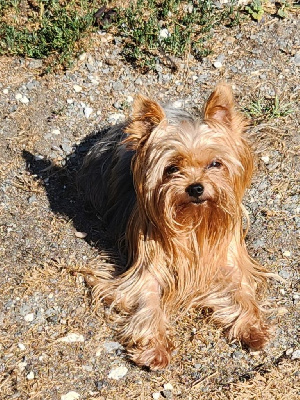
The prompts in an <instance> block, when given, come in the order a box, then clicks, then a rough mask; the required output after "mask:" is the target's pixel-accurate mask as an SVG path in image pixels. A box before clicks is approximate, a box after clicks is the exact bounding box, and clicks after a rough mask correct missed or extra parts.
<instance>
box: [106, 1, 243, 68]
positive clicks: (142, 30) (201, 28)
mask: <svg viewBox="0 0 300 400" xmlns="http://www.w3.org/2000/svg"><path fill="white" fill-rule="evenodd" d="M234 3H236V2H232V3H231V4H230V5H229V6H227V7H224V8H222V9H218V8H217V7H216V5H215V3H214V2H213V1H211V0H205V1H203V0H198V1H192V2H189V1H179V0H137V1H136V2H130V4H129V6H128V7H127V8H125V9H124V8H117V9H115V11H116V12H115V14H114V15H113V16H112V17H111V18H110V19H108V20H107V19H105V18H103V21H105V22H104V23H103V24H102V29H104V30H106V31H108V32H111V33H113V34H115V35H117V36H121V37H123V38H124V39H125V41H124V42H125V45H124V50H123V55H124V56H125V58H126V59H127V60H129V61H130V62H133V63H134V64H135V65H137V66H139V67H142V68H144V69H146V70H147V69H148V68H153V67H154V66H155V64H156V62H157V60H158V59H160V60H162V59H163V58H164V57H165V55H167V56H170V55H171V56H172V55H173V56H177V57H181V56H183V55H185V54H187V53H190V54H192V55H193V56H194V57H195V58H196V59H201V58H202V57H205V56H206V55H208V54H209V53H210V47H209V46H208V45H207V42H208V40H209V39H210V38H211V37H212V34H213V33H212V30H213V28H214V27H216V26H219V25H221V24H223V25H233V24H235V23H237V22H238V17H239V13H238V12H237V11H235V10H234V7H233V5H234Z"/></svg>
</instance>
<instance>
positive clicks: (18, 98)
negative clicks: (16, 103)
mask: <svg viewBox="0 0 300 400" xmlns="http://www.w3.org/2000/svg"><path fill="white" fill-rule="evenodd" d="M22 97H23V96H22V94H21V93H17V94H16V95H15V99H16V100H21V98H22Z"/></svg>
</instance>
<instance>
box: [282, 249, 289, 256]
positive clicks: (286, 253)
mask: <svg viewBox="0 0 300 400" xmlns="http://www.w3.org/2000/svg"><path fill="white" fill-rule="evenodd" d="M282 255H283V256H284V257H291V252H290V251H288V250H286V251H284V252H283V253H282Z"/></svg>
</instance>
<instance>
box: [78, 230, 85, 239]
mask: <svg viewBox="0 0 300 400" xmlns="http://www.w3.org/2000/svg"><path fill="white" fill-rule="evenodd" d="M75 236H76V237H77V238H79V239H84V238H86V237H87V233H86V232H79V231H76V232H75Z"/></svg>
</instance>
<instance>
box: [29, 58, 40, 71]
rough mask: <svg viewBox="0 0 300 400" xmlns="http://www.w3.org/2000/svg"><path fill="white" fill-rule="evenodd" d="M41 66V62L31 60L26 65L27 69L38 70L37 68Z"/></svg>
mask: <svg viewBox="0 0 300 400" xmlns="http://www.w3.org/2000/svg"><path fill="white" fill-rule="evenodd" d="M42 66H43V60H39V59H36V60H31V61H30V63H29V64H28V68H30V69H38V68H42Z"/></svg>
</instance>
